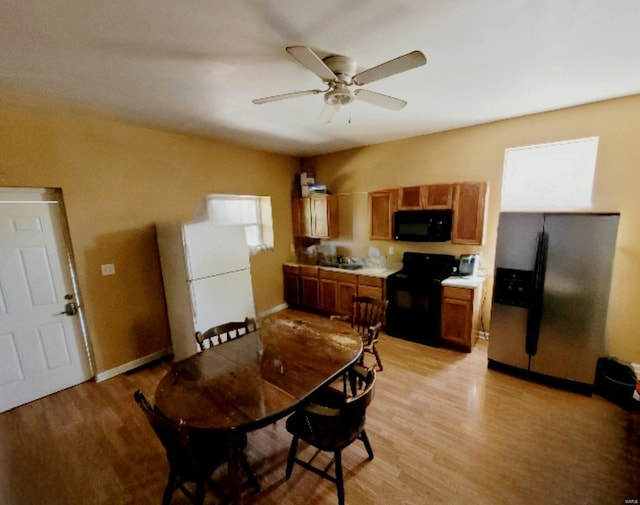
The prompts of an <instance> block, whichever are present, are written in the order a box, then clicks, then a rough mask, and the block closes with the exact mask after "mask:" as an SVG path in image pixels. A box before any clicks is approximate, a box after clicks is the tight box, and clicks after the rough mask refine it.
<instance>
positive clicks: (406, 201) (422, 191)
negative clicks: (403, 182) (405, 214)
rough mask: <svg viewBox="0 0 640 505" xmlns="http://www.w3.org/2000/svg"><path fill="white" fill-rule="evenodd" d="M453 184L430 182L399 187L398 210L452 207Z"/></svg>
mask: <svg viewBox="0 0 640 505" xmlns="http://www.w3.org/2000/svg"><path fill="white" fill-rule="evenodd" d="M453 187H454V185H453V184H428V185H425V186H413V187H409V188H399V189H398V210H421V209H450V208H451V205H452V202H453Z"/></svg>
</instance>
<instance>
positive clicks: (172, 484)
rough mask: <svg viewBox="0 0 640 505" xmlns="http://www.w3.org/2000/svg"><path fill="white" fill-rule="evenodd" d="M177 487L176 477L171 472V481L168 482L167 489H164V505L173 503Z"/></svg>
mask: <svg viewBox="0 0 640 505" xmlns="http://www.w3.org/2000/svg"><path fill="white" fill-rule="evenodd" d="M177 487H178V486H177V484H176V476H175V475H174V473H173V472H169V481H168V482H167V487H165V488H164V494H163V495H162V505H169V504H170V503H171V498H172V497H173V493H174V492H175V490H176V488H177Z"/></svg>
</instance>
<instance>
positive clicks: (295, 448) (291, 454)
mask: <svg viewBox="0 0 640 505" xmlns="http://www.w3.org/2000/svg"><path fill="white" fill-rule="evenodd" d="M297 452H298V437H295V436H294V437H293V440H291V448H290V449H289V457H288V458H287V470H286V472H285V475H284V476H285V479H287V480H288V479H289V477H291V471H292V470H293V460H294V459H295V458H296V453H297Z"/></svg>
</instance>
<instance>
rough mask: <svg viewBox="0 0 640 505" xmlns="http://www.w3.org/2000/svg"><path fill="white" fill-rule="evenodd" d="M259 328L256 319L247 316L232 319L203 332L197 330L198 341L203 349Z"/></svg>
mask: <svg viewBox="0 0 640 505" xmlns="http://www.w3.org/2000/svg"><path fill="white" fill-rule="evenodd" d="M256 329H257V325H256V321H255V319H253V318H251V317H246V318H245V319H244V321H232V322H229V323H224V324H220V325H218V326H214V327H213V328H209V329H208V330H206V331H203V332H199V331H198V332H196V342H198V347H199V348H200V350H201V351H204V350H205V349H207V348H209V347H211V346H214V345H219V344H223V343H225V342H228V341H229V340H233V339H234V338H238V337H241V336H242V335H246V334H247V333H251V332H252V331H255V330H256Z"/></svg>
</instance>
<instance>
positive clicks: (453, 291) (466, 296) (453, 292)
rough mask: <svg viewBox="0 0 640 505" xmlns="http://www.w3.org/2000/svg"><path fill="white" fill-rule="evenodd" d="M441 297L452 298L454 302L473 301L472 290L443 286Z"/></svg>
mask: <svg viewBox="0 0 640 505" xmlns="http://www.w3.org/2000/svg"><path fill="white" fill-rule="evenodd" d="M442 296H443V297H444V298H454V299H456V300H473V289H466V288H455V287H453V286H445V287H444V288H443V290H442Z"/></svg>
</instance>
